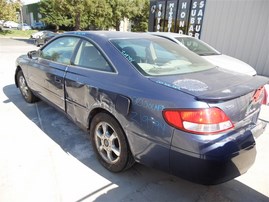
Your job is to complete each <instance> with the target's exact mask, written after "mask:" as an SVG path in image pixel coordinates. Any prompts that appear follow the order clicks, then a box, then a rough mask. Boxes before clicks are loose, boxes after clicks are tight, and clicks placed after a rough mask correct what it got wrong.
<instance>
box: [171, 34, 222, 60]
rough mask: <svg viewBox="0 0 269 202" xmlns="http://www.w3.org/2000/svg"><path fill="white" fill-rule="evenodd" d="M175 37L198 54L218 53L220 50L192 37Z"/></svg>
mask: <svg viewBox="0 0 269 202" xmlns="http://www.w3.org/2000/svg"><path fill="white" fill-rule="evenodd" d="M176 39H177V40H178V41H179V42H180V43H182V44H184V46H186V47H187V48H188V49H189V50H191V51H193V52H194V53H196V54H198V55H200V56H208V55H220V52H218V51H217V50H215V49H214V48H212V47H210V46H209V45H207V44H206V43H204V42H202V41H200V40H198V39H196V38H194V37H176Z"/></svg>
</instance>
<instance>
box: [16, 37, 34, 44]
mask: <svg viewBox="0 0 269 202" xmlns="http://www.w3.org/2000/svg"><path fill="white" fill-rule="evenodd" d="M13 40H16V41H20V42H24V43H26V44H31V45H34V44H35V41H34V39H23V38H13Z"/></svg>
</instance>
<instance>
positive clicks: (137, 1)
mask: <svg viewBox="0 0 269 202" xmlns="http://www.w3.org/2000/svg"><path fill="white" fill-rule="evenodd" d="M133 3H134V8H136V9H134V10H133V14H132V16H131V17H130V21H131V22H132V31H134V32H145V31H147V30H148V19H149V0H134V2H133Z"/></svg>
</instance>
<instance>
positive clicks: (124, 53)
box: [121, 51, 135, 62]
mask: <svg viewBox="0 0 269 202" xmlns="http://www.w3.org/2000/svg"><path fill="white" fill-rule="evenodd" d="M121 53H122V54H123V56H124V57H125V58H126V59H127V60H129V61H130V62H134V61H135V60H134V59H133V58H132V57H131V56H130V55H129V54H128V53H126V52H125V51H121Z"/></svg>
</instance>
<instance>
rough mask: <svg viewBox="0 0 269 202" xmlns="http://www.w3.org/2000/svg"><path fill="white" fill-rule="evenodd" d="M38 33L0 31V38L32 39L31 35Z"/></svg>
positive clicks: (33, 31) (30, 31)
mask: <svg viewBox="0 0 269 202" xmlns="http://www.w3.org/2000/svg"><path fill="white" fill-rule="evenodd" d="M35 32H37V30H25V31H22V30H0V37H1V36H6V37H27V38H30V36H31V34H33V33H35Z"/></svg>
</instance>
